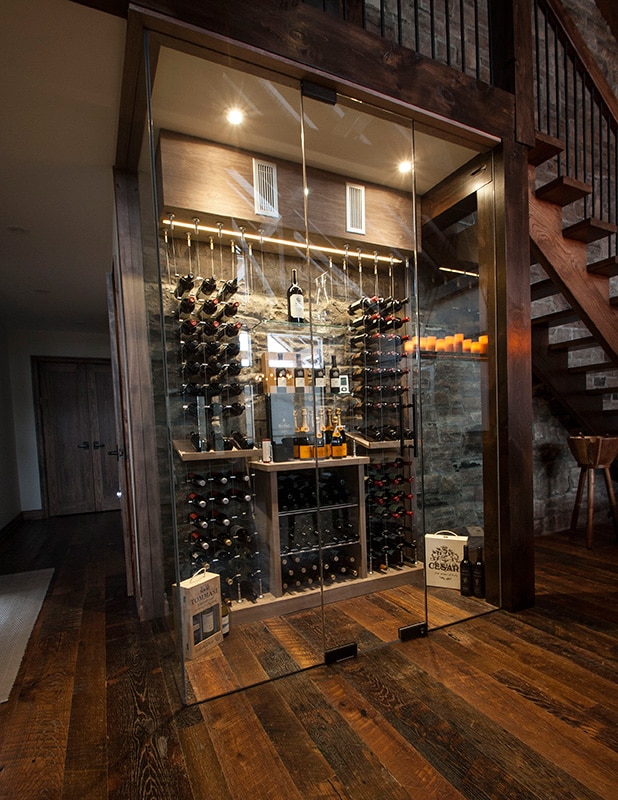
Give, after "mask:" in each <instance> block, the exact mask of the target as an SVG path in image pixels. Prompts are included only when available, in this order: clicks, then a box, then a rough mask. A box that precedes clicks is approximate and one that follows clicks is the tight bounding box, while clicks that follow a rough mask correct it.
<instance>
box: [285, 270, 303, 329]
mask: <svg viewBox="0 0 618 800" xmlns="http://www.w3.org/2000/svg"><path fill="white" fill-rule="evenodd" d="M287 299H288V322H304V321H305V298H304V296H303V290H302V289H301V288H300V286H299V285H298V273H297V271H296V270H295V269H293V270H292V282H291V283H290V285H289V286H288V291H287Z"/></svg>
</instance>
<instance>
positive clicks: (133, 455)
mask: <svg viewBox="0 0 618 800" xmlns="http://www.w3.org/2000/svg"><path fill="white" fill-rule="evenodd" d="M114 184H115V196H116V231H117V236H118V241H117V248H118V252H117V258H116V259H115V262H114V271H115V272H114V277H115V282H116V287H117V290H118V291H119V293H120V298H119V304H118V305H119V309H120V310H121V314H122V319H121V320H118V325H119V330H121V331H122V334H121V340H120V341H119V342H118V347H119V350H120V351H121V359H122V362H123V363H122V364H121V367H120V369H121V372H122V373H123V374H124V375H125V376H130V380H129V381H128V383H127V398H126V401H127V406H128V409H127V410H128V422H127V431H125V445H126V448H127V453H126V459H127V469H128V472H129V475H130V476H131V477H130V482H131V489H132V494H131V502H132V504H133V508H132V509H131V514H132V517H133V521H134V538H135V542H134V547H135V552H134V558H135V562H136V574H135V576H134V578H135V595H136V603H137V608H138V613H139V615H140V618H141V619H152V618H154V617H161V616H163V614H164V579H163V543H162V536H161V518H160V496H159V477H158V466H157V465H158V459H157V444H156V432H155V414H154V407H153V389H152V375H151V371H150V348H149V342H148V321H147V313H146V300H145V296H144V276H143V262H142V236H141V220H140V210H139V192H138V181H137V176H136V175H134V174H132V173H128V172H125V171H122V170H116V171H115V173H114Z"/></svg>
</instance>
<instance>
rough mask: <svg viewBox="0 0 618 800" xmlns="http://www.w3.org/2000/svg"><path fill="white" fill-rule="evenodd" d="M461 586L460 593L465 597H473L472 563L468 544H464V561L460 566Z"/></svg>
mask: <svg viewBox="0 0 618 800" xmlns="http://www.w3.org/2000/svg"><path fill="white" fill-rule="evenodd" d="M459 586H460V592H461V594H462V595H463V596H464V597H471V596H472V593H473V581H472V562H471V561H470V557H469V553H468V545H467V544H464V552H463V560H462V561H461V563H460V564H459Z"/></svg>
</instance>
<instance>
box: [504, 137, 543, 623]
mask: <svg viewBox="0 0 618 800" xmlns="http://www.w3.org/2000/svg"><path fill="white" fill-rule="evenodd" d="M526 158H527V149H526V147H524V146H523V145H520V144H517V143H514V142H513V141H512V140H511V141H505V142H504V144H503V146H502V148H500V149H497V150H496V151H495V175H496V181H495V184H496V187H495V219H496V242H497V248H496V262H497V263H496V268H497V287H496V288H497V291H496V297H497V300H496V309H495V319H496V341H495V348H496V349H495V355H496V365H497V371H496V381H495V383H496V387H495V390H496V401H497V408H498V419H497V433H498V464H497V467H498V480H499V512H498V513H499V517H500V565H501V569H500V572H501V576H502V598H501V605H502V607H503V608H506V609H507V610H508V611H517V610H519V609H522V608H526V607H528V606H530V605H533V604H534V530H533V506H532V493H533V490H532V377H531V335H530V248H529V235H528V224H529V223H528V193H527V188H526V174H527V169H528V167H527V162H526Z"/></svg>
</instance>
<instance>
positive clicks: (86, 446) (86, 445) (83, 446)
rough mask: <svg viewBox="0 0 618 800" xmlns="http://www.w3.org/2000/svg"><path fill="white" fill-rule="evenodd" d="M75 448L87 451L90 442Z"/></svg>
mask: <svg viewBox="0 0 618 800" xmlns="http://www.w3.org/2000/svg"><path fill="white" fill-rule="evenodd" d="M77 446H78V447H79V449H80V450H88V449H89V448H90V442H82V443H81V444H78V445H77Z"/></svg>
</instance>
